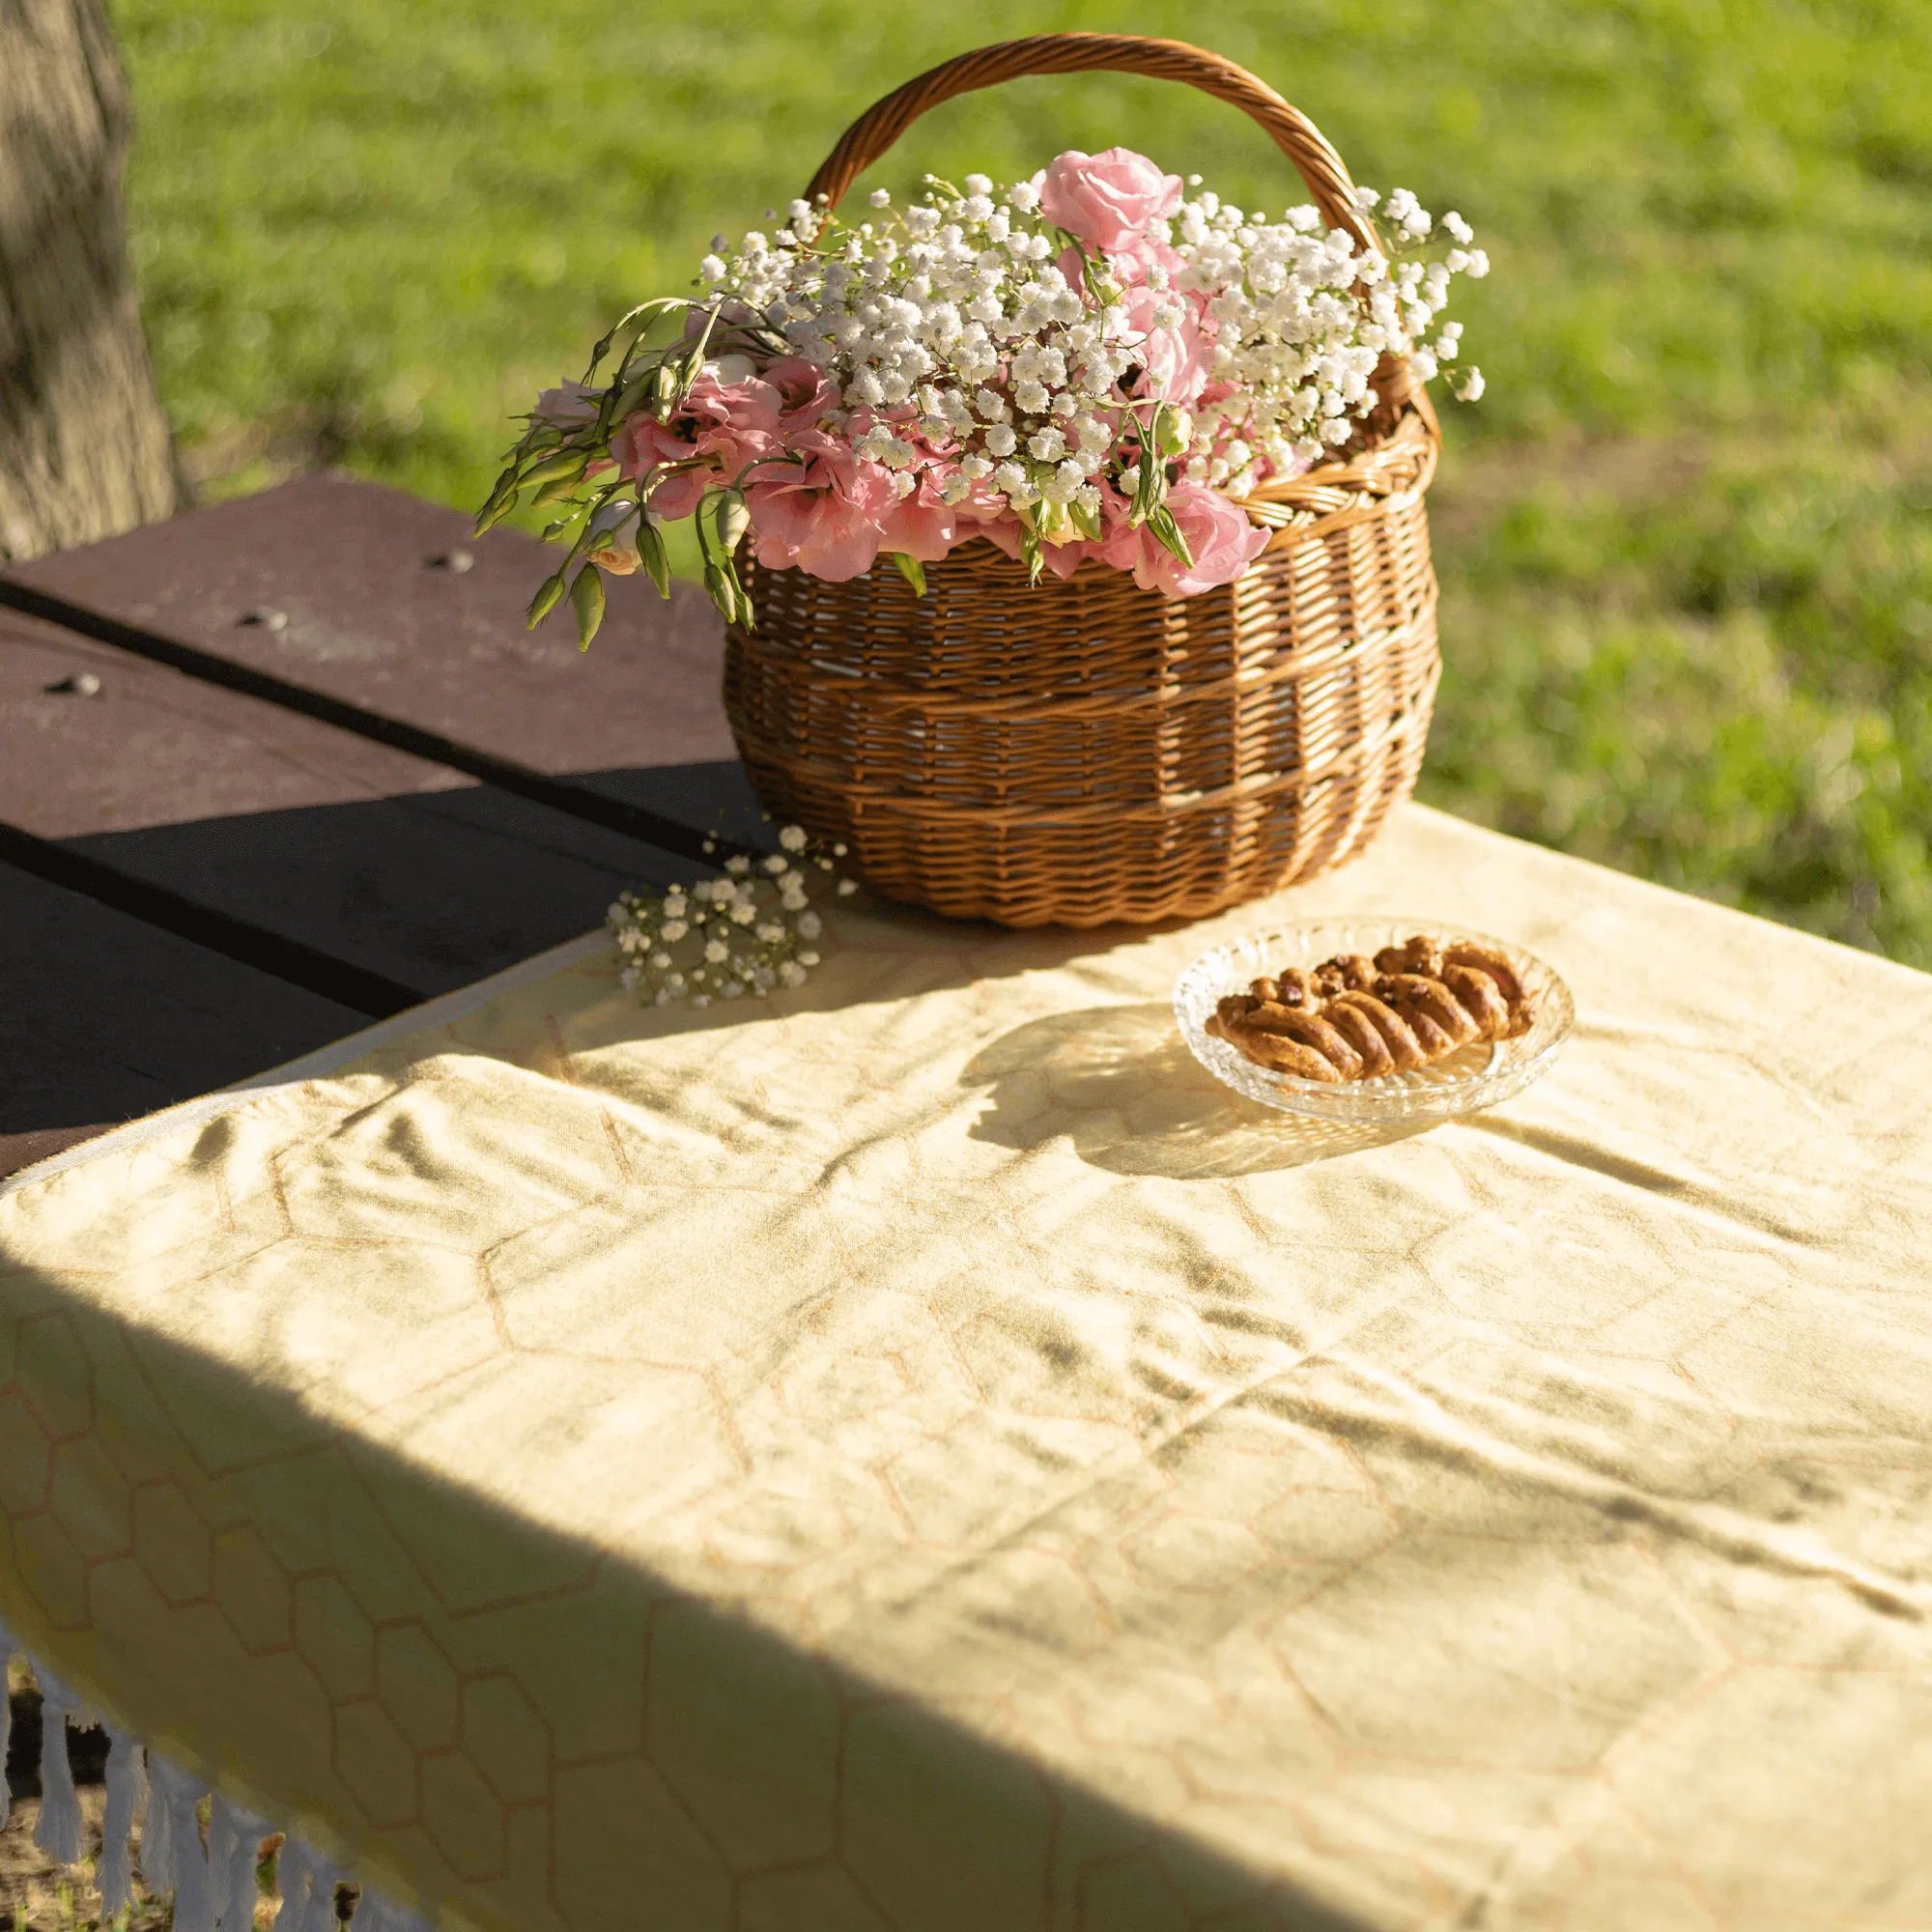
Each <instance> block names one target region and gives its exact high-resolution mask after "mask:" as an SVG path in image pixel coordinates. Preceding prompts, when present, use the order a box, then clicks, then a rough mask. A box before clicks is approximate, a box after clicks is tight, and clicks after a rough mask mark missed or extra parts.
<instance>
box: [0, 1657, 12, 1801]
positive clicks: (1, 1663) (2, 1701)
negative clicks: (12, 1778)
mask: <svg viewBox="0 0 1932 1932" xmlns="http://www.w3.org/2000/svg"><path fill="white" fill-rule="evenodd" d="M14 1648H15V1646H14V1633H13V1632H12V1631H10V1630H9V1629H8V1628H7V1626H6V1625H5V1624H0V1832H4V1831H5V1830H6V1829H7V1820H8V1819H9V1818H11V1817H12V1816H13V1815H14V1799H13V1794H12V1793H11V1792H10V1791H9V1790H8V1789H7V1750H8V1747H9V1746H10V1745H12V1744H13V1742H14V1700H13V1698H12V1697H11V1696H10V1695H9V1694H8V1690H7V1666H8V1665H9V1664H10V1663H12V1662H13V1661H14Z"/></svg>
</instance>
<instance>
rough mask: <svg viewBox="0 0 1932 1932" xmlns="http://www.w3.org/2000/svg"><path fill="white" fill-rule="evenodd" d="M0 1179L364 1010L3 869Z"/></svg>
mask: <svg viewBox="0 0 1932 1932" xmlns="http://www.w3.org/2000/svg"><path fill="white" fill-rule="evenodd" d="M0 987H4V989H5V997H4V998H0V1173H11V1172H12V1171H13V1170H14V1168H17V1167H22V1166H25V1165H27V1164H28V1162H30V1161H34V1160H43V1159H45V1158H46V1157H47V1155H49V1154H51V1153H56V1152H58V1151H60V1149H61V1146H63V1145H66V1144H71V1142H72V1141H74V1140H77V1139H80V1138H83V1137H84V1134H85V1133H86V1132H87V1131H90V1130H99V1128H100V1127H101V1126H103V1125H107V1124H112V1123H114V1122H120V1121H124V1120H129V1119H132V1118H134V1117H136V1116H138V1115H141V1114H146V1113H151V1112H153V1111H154V1110H155V1109H156V1108H157V1107H165V1106H169V1105H172V1104H173V1103H174V1102H175V1101H177V1100H185V1099H187V1098H189V1097H191V1096H192V1095H194V1094H201V1093H205V1092H207V1091H209V1090H210V1089H212V1088H215V1087H221V1086H225V1085H227V1084H229V1083H230V1082H232V1081H236V1080H241V1079H244V1078H245V1077H246V1076H247V1075H249V1074H251V1073H259V1072H261V1071H263V1070H264V1069H265V1068H267V1067H270V1066H274V1065H279V1064H280V1063H281V1062H282V1061H285V1060H292V1059H294V1058H295V1057H296V1056H297V1055H298V1054H301V1053H306V1052H308V1051H310V1050H311V1049H313V1048H315V1047H317V1046H321V1045H324V1044H325V1043H326V1042H327V1041H328V1040H331V1039H338V1038H340V1037H342V1036H343V1035H344V1034H348V1033H353V1032H355V1029H356V1028H358V1027H360V1026H362V1025H364V1024H366V1017H365V1015H363V1014H361V1013H359V1012H355V1011H353V1010H352V1009H349V1008H347V1007H343V1006H339V1005H337V1004H335V1003H334V1002H332V1001H329V1000H325V999H321V998H319V997H317V996H316V995H315V994H313V993H309V992H304V991H303V990H301V989H300V988H299V987H297V986H291V985H289V984H287V983H286V982H285V981H283V980H276V979H273V978H271V977H270V975H268V974H266V973H262V972H259V971H257V970H256V969H255V968H253V967H250V966H244V965H241V964H240V963H239V962H237V961H235V960H233V959H229V958H226V957H224V956H223V955H222V954H221V953H218V952H210V951H208V950H207V949H206V948H203V947H199V946H195V945H192V944H190V943H189V942H187V941H185V940H183V939H178V938H176V937H174V936H173V935H172V934H169V933H166V932H161V931H158V930H156V928H155V927H153V926H151V925H148V924H145V923H143V922H141V921H138V920H134V919H130V918H128V916H127V915H125V914H123V913H118V912H115V911H113V910H112V909H111V908H109V907H107V906H103V905H101V904H99V903H98V902H97V901H95V900H94V899H91V898H87V897H84V896H83V895H80V894H78V893H71V892H68V891H66V890H64V889H63V888H61V887H59V886H55V885H50V884H48V883H47V882H46V881H44V880H43V879H38V878H35V877H32V876H30V875H29V874H27V873H25V872H22V871H20V870H18V869H17V868H16V867H12V866H9V865H6V864H4V863H0Z"/></svg>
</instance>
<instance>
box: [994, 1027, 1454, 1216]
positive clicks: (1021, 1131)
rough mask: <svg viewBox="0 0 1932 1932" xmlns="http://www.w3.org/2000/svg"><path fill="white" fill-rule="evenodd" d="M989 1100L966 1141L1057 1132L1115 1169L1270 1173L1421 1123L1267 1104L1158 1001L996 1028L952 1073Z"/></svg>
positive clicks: (1183, 1175) (1029, 1139) (1029, 1142)
mask: <svg viewBox="0 0 1932 1932" xmlns="http://www.w3.org/2000/svg"><path fill="white" fill-rule="evenodd" d="M960 1082H961V1084H962V1085H963V1086H968V1087H984V1088H985V1089H986V1090H987V1097H988V1099H989V1101H990V1103H991V1104H990V1105H989V1106H988V1108H987V1110H986V1112H985V1113H984V1114H983V1115H982V1116H981V1117H980V1121H979V1122H977V1124H976V1125H975V1126H974V1129H973V1133H974V1137H975V1138H976V1139H978V1140H983V1141H992V1142H995V1143H997V1144H998V1145H999V1146H1001V1147H1010V1148H1018V1149H1021V1150H1022V1151H1025V1150H1030V1149H1033V1148H1037V1147H1040V1146H1043V1145H1044V1144H1045V1143H1046V1142H1048V1141H1050V1140H1054V1139H1057V1138H1061V1137H1065V1138H1066V1139H1069V1140H1070V1141H1071V1142H1072V1143H1073V1148H1074V1151H1075V1152H1077V1153H1078V1154H1079V1155H1080V1157H1081V1158H1082V1159H1083V1160H1086V1161H1089V1162H1091V1163H1092V1164H1093V1165H1094V1166H1095V1167H1102V1168H1106V1169H1107V1170H1109V1171H1110V1172H1111V1173H1114V1174H1131V1175H1164V1176H1166V1177H1167V1178H1168V1179H1175V1180H1212V1179H1222V1180H1225V1179H1233V1178H1235V1177H1236V1176H1238V1175H1243V1174H1270V1173H1275V1172H1278V1171H1279V1170H1281V1169H1283V1168H1290V1167H1301V1166H1303V1165H1305V1164H1306V1163H1307V1162H1309V1161H1315V1160H1329V1159H1332V1158H1333V1157H1334V1156H1335V1155H1337V1154H1346V1153H1356V1152H1359V1151H1361V1150H1362V1149H1364V1148H1372V1147H1382V1146H1385V1145H1387V1144H1388V1143H1389V1142H1390V1141H1398V1140H1406V1139H1407V1138H1408V1137H1409V1136H1410V1135H1411V1134H1415V1133H1420V1132H1422V1131H1424V1128H1423V1127H1422V1126H1418V1125H1414V1124H1410V1125H1389V1126H1380V1127H1365V1126H1358V1125H1354V1124H1352V1123H1350V1122H1340V1121H1318V1120H1311V1119H1308V1118H1305V1117H1303V1116H1301V1115H1297V1114H1285V1113H1282V1112H1280V1111H1279V1110H1278V1109H1276V1108H1273V1107H1264V1106H1261V1105H1259V1104H1258V1103H1256V1102H1255V1101H1253V1100H1248V1099H1245V1098H1243V1097H1242V1096H1241V1095H1240V1094H1236V1093H1233V1092H1231V1091H1230V1090H1229V1089H1228V1088H1226V1087H1223V1086H1222V1085H1221V1083H1220V1082H1219V1081H1218V1080H1216V1079H1215V1078H1214V1076H1213V1075H1212V1074H1211V1073H1209V1072H1208V1069H1207V1068H1206V1067H1205V1066H1203V1065H1201V1064H1200V1062H1199V1061H1197V1060H1196V1059H1195V1058H1194V1056H1193V1055H1192V1054H1191V1053H1189V1052H1188V1050H1187V1046H1186V1043H1185V1042H1184V1041H1183V1040H1182V1039H1181V1037H1180V1035H1179V1031H1178V1029H1177V1028H1176V1026H1175V1023H1174V1009H1172V1008H1171V1007H1169V1006H1167V1005H1166V1004H1165V1003H1149V1004H1147V1005H1145V1006H1127V1007H1087V1008H1083V1009H1080V1010H1078V1011H1075V1012H1069V1013H1054V1014H1050V1015H1049V1016H1048V1017H1046V1018H1044V1019H1037V1020H1029V1021H1028V1022H1027V1023H1026V1025H1024V1026H1019V1027H1015V1028H1013V1030H1012V1031H1011V1032H1010V1033H1008V1034H1005V1035H1002V1037H1000V1038H998V1039H996V1040H995V1041H994V1042H993V1043H992V1045H990V1046H988V1047H986V1048H985V1049H984V1050H983V1051H981V1052H980V1054H978V1055H977V1056H976V1057H975V1058H974V1060H973V1063H972V1065H969V1066H968V1067H967V1069H966V1071H965V1072H964V1073H963V1074H962V1075H961V1076H960Z"/></svg>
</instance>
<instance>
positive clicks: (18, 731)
mask: <svg viewBox="0 0 1932 1932" xmlns="http://www.w3.org/2000/svg"><path fill="white" fill-rule="evenodd" d="M89 679H92V680H95V681H97V682H98V685H99V689H98V690H97V691H95V692H94V693H93V694H92V695H83V692H82V691H81V690H78V689H74V688H72V687H73V686H74V685H75V684H76V683H84V682H85V681H86V680H89ZM62 685H67V686H69V687H70V688H69V689H66V690H61V689H57V688H55V687H59V686H62ZM0 743H4V744H5V745H6V747H7V755H6V756H5V758H4V759H0V825H5V826H8V827H12V828H14V830H15V831H16V832H17V833H21V834H25V835H28V836H29V837H31V838H35V839H38V840H40V841H43V844H45V845H46V846H48V847H50V848H51V847H56V846H57V847H58V848H59V850H60V851H61V852H64V853H67V854H70V855H71V856H72V858H73V860H74V862H75V865H74V867H73V869H72V870H71V874H70V875H63V874H62V873H61V871H60V869H59V867H58V866H57V865H56V864H54V863H53V855H52V852H51V851H48V852H42V853H38V854H34V855H31V857H28V856H22V854H21V852H20V851H19V850H18V849H14V858H15V859H16V860H17V861H18V862H19V863H21V864H23V865H28V866H29V867H30V869H33V870H36V871H41V872H43V873H51V875H52V876H53V877H54V878H55V879H56V880H57V881H58V882H60V883H65V884H70V885H75V886H78V887H80V888H81V889H82V890H86V891H90V892H95V893H96V894H97V895H99V896H104V897H107V898H109V899H110V900H111V899H113V896H114V895H113V893H112V891H111V889H109V888H103V887H101V886H100V885H99V884H97V883H96V875H95V874H94V873H93V872H92V871H85V870H83V869H81V865H82V862H86V863H88V864H91V866H92V867H99V868H105V871H106V872H107V873H108V874H111V875H114V876H116V877H120V878H124V879H126V880H128V881H131V882H136V883H138V884H139V885H140V886H142V887H145V888H149V889H154V890H156V891H158V892H160V893H164V894H166V895H171V897H172V898H173V899H174V900H176V901H178V902H179V903H180V904H181V905H182V906H183V907H185V908H189V909H195V908H198V909H200V910H201V911H203V912H204V913H206V914H208V915H210V916H212V917H213V919H215V920H218V921H225V922H228V923H227V924H224V925H221V926H220V927H219V928H218V929H217V928H216V926H214V925H210V926H209V927H208V929H207V930H206V931H205V932H204V931H202V930H199V929H197V928H196V927H195V926H194V925H193V923H192V922H191V921H190V922H188V923H186V924H185V925H184V924H182V923H177V922H171V921H170V920H169V919H168V918H167V917H166V915H165V911H163V912H162V913H161V914H160V915H159V917H160V918H161V923H171V924H173V926H174V929H175V930H176V931H178V932H185V935H186V936H187V937H189V938H206V939H207V940H208V941H209V943H211V944H213V945H216V946H218V947H219V948H220V949H221V950H223V951H227V952H233V953H237V954H239V955H240V956H241V957H243V958H250V957H251V956H252V955H251V954H250V951H249V947H248V944H247V937H246V930H245V929H246V928H259V929H261V930H262V931H263V932H265V933H267V934H270V935H273V936H279V937H280V938H281V939H283V940H286V941H288V942H292V943H293V944H295V945H297V946H299V947H301V948H305V949H308V950H309V951H311V952H315V953H318V954H321V955H323V956H324V957H325V958H327V959H329V960H335V961H339V962H342V964H343V965H344V966H346V967H349V968H353V969H355V970H356V971H358V972H360V973H362V974H365V975H372V976H376V978H377V980H380V981H382V982H386V983H387V985H388V986H389V987H390V988H392V989H393V994H394V996H393V997H390V998H388V999H387V1001H386V1005H384V1004H382V1003H381V1002H380V1001H379V1002H378V1005H379V1009H384V1010H388V1009H394V1008H395V1007H396V1006H398V1005H408V1004H411V1003H412V1002H413V1001H414V1000H416V999H420V998H427V997H429V996H430V995H431V994H434V993H437V992H441V991H445V990H447V989H449V988H451V987H454V986H459V985H463V984H466V983H467V982H469V980H475V979H479V978H481V977H482V976H484V975H485V974H488V973H492V972H495V971H497V970H498V969H499V968H501V967H503V966H507V965H510V964H512V963H514V962H515V961H516V960H518V959H521V958H525V957H527V956H528V955H529V954H531V953H533V952H541V951H542V950H543V949H544V948H545V947H548V946H552V945H554V944H556V943H557V942H558V941H559V940H563V939H567V938H570V937H571V936H573V935H574V934H576V933H579V932H582V931H584V930H586V929H588V928H589V927H591V926H593V925H595V924H596V923H598V921H599V920H600V919H601V918H602V916H603V911H604V908H605V906H606V905H608V904H609V903H610V901H611V897H612V896H613V895H615V894H616V893H617V892H618V891H620V890H622V889H623V888H625V887H627V886H635V885H638V884H640V883H644V882H657V883H663V882H665V881H667V880H668V879H670V878H673V877H677V878H691V877H694V876H696V875H697V873H698V872H699V871H700V870H701V869H702V868H701V867H699V866H698V865H696V864H695V863H694V862H693V861H691V860H689V859H683V858H679V857H677V856H675V855H673V854H669V853H666V852H663V851H661V850H659V849H657V848H654V847H651V846H648V845H644V844H641V843H639V841H637V840H636V839H634V838H630V837H628V836H626V835H624V834H622V833H619V832H614V831H611V830H609V829H607V828H605V827H603V826H599V825H595V824H589V823H585V822H584V821H583V820H582V819H580V818H577V817H575V816H573V815H571V814H569V813H566V812H562V811H559V810H554V808H551V807H548V806H544V805H540V804H537V803H534V802H532V801H530V800H528V799H526V798H521V797H516V796H514V795H512V794H510V793H507V792H504V791H501V790H499V789H498V788H497V787H495V786H491V785H484V784H478V783H477V782H476V781H474V780H472V779H470V778H469V777H467V776H465V775H464V774H462V773H459V772H454V771H451V770H449V769H448V768H447V767H445V766H440V765H437V764H434V763H431V762H429V761H427V760H424V759H421V758H417V757H413V756H412V755H410V754H408V753H403V752H398V751H396V750H394V749H392V748H390V747H388V746H384V745H380V744H376V743H373V742H371V741H370V740H368V739H366V738H363V737H360V736H357V735H355V734H354V733H351V732H346V731H341V730H338V729H336V728H334V727H333V726H331V725H325V724H322V723H320V722H319V721H317V720H315V719H313V718H308V717H304V716H302V715H300V714H299V713H296V712H291V711H287V710H284V709H282V708H281V707H279V706H276V705H273V704H270V703H268V702H266V701H264V700H262V699H260V698H255V697H248V696H242V695H241V694H240V693H237V692H233V691H227V690H223V689H221V688H220V687H218V686H215V685H212V684H209V683H207V682H206V681H204V680H201V679H197V678H193V677H188V676H185V675H184V674H182V673H181V672H179V671H175V670H171V669H168V668H164V667H161V666H158V665H156V664H154V663H152V662H149V661H147V660H144V659H142V658H140V657H136V656H134V655H132V654H130V653H128V652H125V651H120V650H116V649H114V648H113V647H111V646H109V645H106V644H102V643H99V642H98V641H95V640H94V639H86V638H78V637H75V636H73V635H71V633H67V632H64V631H61V630H58V629H56V628H54V627H53V626H51V625H47V624H43V623H41V622H39V621H38V620H35V619H32V618H28V617H24V616H21V615H19V614H18V613H17V612H14V611H0ZM123 903H124V910H132V911H136V912H142V913H146V914H149V916H151V917H152V916H156V914H155V913H154V912H152V911H151V907H150V904H149V902H148V901H146V900H141V901H139V902H136V901H134V900H128V901H125V902H123ZM238 933H239V934H240V936H239V937H237V936H236V935H237V934H238ZM253 963H255V964H257V965H268V966H270V969H271V970H274V971H277V972H283V973H292V974H293V975H294V977H296V978H298V979H302V978H303V975H302V974H301V972H300V971H299V970H298V968H297V967H295V966H291V965H289V964H288V963H287V961H286V960H285V959H283V958H280V957H275V958H269V957H254V958H253ZM304 982H305V983H310V984H313V985H319V987H320V989H321V990H324V991H329V992H337V993H339V992H340V990H341V989H340V988H337V987H334V986H332V985H330V984H329V983H328V982H327V980H326V979H325V980H320V981H318V980H314V979H313V978H310V979H308V980H305V981H304ZM348 997H349V998H351V999H352V1000H355V999H358V998H360V1003H361V1004H362V1005H364V1006H365V1007H366V1006H368V1005H369V1004H370V1003H369V1001H368V1000H367V999H366V998H361V997H360V996H359V995H357V994H356V993H355V991H354V990H353V989H352V990H351V991H350V992H349V994H348Z"/></svg>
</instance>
